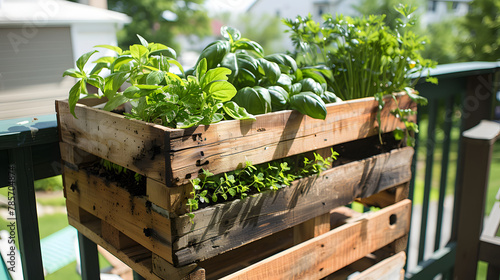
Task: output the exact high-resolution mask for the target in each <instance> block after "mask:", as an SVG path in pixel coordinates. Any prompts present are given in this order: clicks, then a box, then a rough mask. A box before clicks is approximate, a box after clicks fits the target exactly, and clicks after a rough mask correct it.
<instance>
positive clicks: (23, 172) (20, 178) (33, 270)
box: [9, 146, 44, 279]
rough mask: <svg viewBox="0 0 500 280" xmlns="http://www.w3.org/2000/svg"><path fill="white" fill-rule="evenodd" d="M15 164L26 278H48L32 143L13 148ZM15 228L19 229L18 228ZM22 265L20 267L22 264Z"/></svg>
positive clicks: (20, 236)
mask: <svg viewBox="0 0 500 280" xmlns="http://www.w3.org/2000/svg"><path fill="white" fill-rule="evenodd" d="M9 159H10V163H11V164H12V165H11V166H12V168H13V170H11V171H12V173H13V174H12V175H13V177H14V178H13V179H14V184H13V186H11V187H12V188H13V189H14V190H13V191H14V192H13V196H14V202H15V214H16V226H15V227H17V232H18V240H19V250H20V254H21V262H22V266H23V276H24V279H44V276H43V266H42V253H41V250H40V234H39V231H38V218H37V212H36V200H35V185H34V176H33V160H32V157H31V147H30V146H26V147H21V148H13V149H11V150H9ZM14 230H15V229H14ZM18 269H19V268H18Z"/></svg>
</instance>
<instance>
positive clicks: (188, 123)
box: [177, 115, 203, 128]
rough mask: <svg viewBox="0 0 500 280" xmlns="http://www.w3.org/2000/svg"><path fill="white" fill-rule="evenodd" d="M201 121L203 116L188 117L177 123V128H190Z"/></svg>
mask: <svg viewBox="0 0 500 280" xmlns="http://www.w3.org/2000/svg"><path fill="white" fill-rule="evenodd" d="M202 120H203V116H193V115H190V116H188V117H187V118H186V119H184V120H182V121H180V122H177V128H190V127H192V126H194V125H197V124H198V123H199V122H200V121H202Z"/></svg>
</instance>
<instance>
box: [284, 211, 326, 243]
mask: <svg viewBox="0 0 500 280" xmlns="http://www.w3.org/2000/svg"><path fill="white" fill-rule="evenodd" d="M328 231H330V213H325V214H323V215H320V216H317V217H315V218H312V219H310V220H308V221H305V222H303V223H301V224H299V225H296V226H294V227H293V241H294V243H295V244H299V243H302V242H304V241H306V240H309V239H311V238H313V237H316V236H319V235H321V234H323V233H327V232H328Z"/></svg>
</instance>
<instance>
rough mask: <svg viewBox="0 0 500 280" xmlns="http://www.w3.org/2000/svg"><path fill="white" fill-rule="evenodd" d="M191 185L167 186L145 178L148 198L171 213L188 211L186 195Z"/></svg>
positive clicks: (188, 195) (188, 194)
mask: <svg viewBox="0 0 500 280" xmlns="http://www.w3.org/2000/svg"><path fill="white" fill-rule="evenodd" d="M192 188H193V186H192V185H191V184H188V185H184V186H178V187H167V185H165V184H164V183H162V182H159V181H156V180H153V179H151V178H147V181H146V195H147V197H148V200H149V201H151V202H152V203H154V204H156V205H158V206H159V207H161V208H163V209H165V210H167V211H168V212H169V213H170V214H172V215H183V214H186V213H187V212H189V207H188V206H187V200H188V197H190V192H191V190H192Z"/></svg>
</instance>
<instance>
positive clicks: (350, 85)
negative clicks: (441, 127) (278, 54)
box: [283, 5, 436, 143]
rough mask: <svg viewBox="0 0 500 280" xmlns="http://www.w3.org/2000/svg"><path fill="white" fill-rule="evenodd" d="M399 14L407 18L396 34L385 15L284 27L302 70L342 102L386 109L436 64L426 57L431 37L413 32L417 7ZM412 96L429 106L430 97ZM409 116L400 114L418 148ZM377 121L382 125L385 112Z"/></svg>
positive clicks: (400, 21) (400, 9)
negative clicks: (367, 101) (388, 97)
mask: <svg viewBox="0 0 500 280" xmlns="http://www.w3.org/2000/svg"><path fill="white" fill-rule="evenodd" d="M396 10H397V11H398V12H399V13H400V14H401V15H402V18H397V19H396V21H397V24H396V28H395V29H391V28H390V27H389V26H387V25H385V23H384V21H383V19H384V15H380V16H369V17H357V18H351V17H345V16H343V15H337V16H336V17H333V16H332V15H328V14H326V15H324V17H323V18H324V22H323V24H320V23H318V22H315V21H314V20H312V18H311V16H308V17H300V16H299V17H297V18H296V19H293V20H292V19H286V20H284V21H283V22H284V23H285V25H287V26H288V28H289V30H287V31H288V32H290V33H291V35H290V37H291V39H292V41H293V43H294V45H295V48H296V50H295V52H296V56H297V61H298V64H299V65H300V67H301V68H304V69H306V71H309V72H311V71H312V72H314V74H311V75H319V76H322V77H323V78H324V79H325V81H326V83H327V86H328V89H329V90H331V91H332V92H334V93H335V94H336V95H337V96H340V97H341V98H342V99H344V100H350V99H356V98H362V97H372V96H374V97H375V98H376V100H377V101H379V105H380V106H379V108H380V109H381V108H382V107H383V106H384V102H383V95H384V94H392V93H393V92H398V91H402V90H405V89H407V88H408V87H412V86H414V85H415V83H416V82H417V80H415V79H414V80H412V78H411V75H412V74H415V73H420V74H421V73H422V72H424V71H425V70H428V69H429V68H432V67H434V66H435V65H436V63H435V62H434V61H431V60H428V59H424V58H423V57H422V56H421V54H420V52H421V51H422V50H423V49H424V45H425V39H426V38H424V37H420V36H418V35H416V34H415V33H414V32H413V31H411V30H410V27H411V26H413V25H415V20H414V17H413V13H414V12H415V10H416V8H410V7H408V6H407V5H400V6H399V7H397V8H396ZM325 69H328V70H329V71H326V70H325ZM318 79H319V78H318ZM430 81H432V82H436V81H435V80H433V79H430ZM406 92H407V93H408V95H409V96H410V97H411V98H412V99H414V100H415V101H416V102H418V103H419V104H426V103H427V101H426V100H425V98H423V97H420V96H418V95H416V94H413V93H412V92H411V91H410V90H406ZM409 114H411V113H410V112H407V111H405V112H402V111H401V110H400V112H396V113H395V115H396V116H398V117H400V118H401V120H402V121H403V122H404V123H405V125H406V128H407V132H406V134H404V137H403V138H407V143H413V138H412V136H411V135H412V133H411V132H415V131H417V129H418V128H417V126H416V125H415V124H410V122H408V121H407V116H408V115H409ZM377 119H378V121H379V123H380V110H379V115H378V116H377ZM380 133H382V131H380ZM395 136H396V138H398V139H402V136H403V134H402V133H401V131H399V130H397V131H396V132H395Z"/></svg>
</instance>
